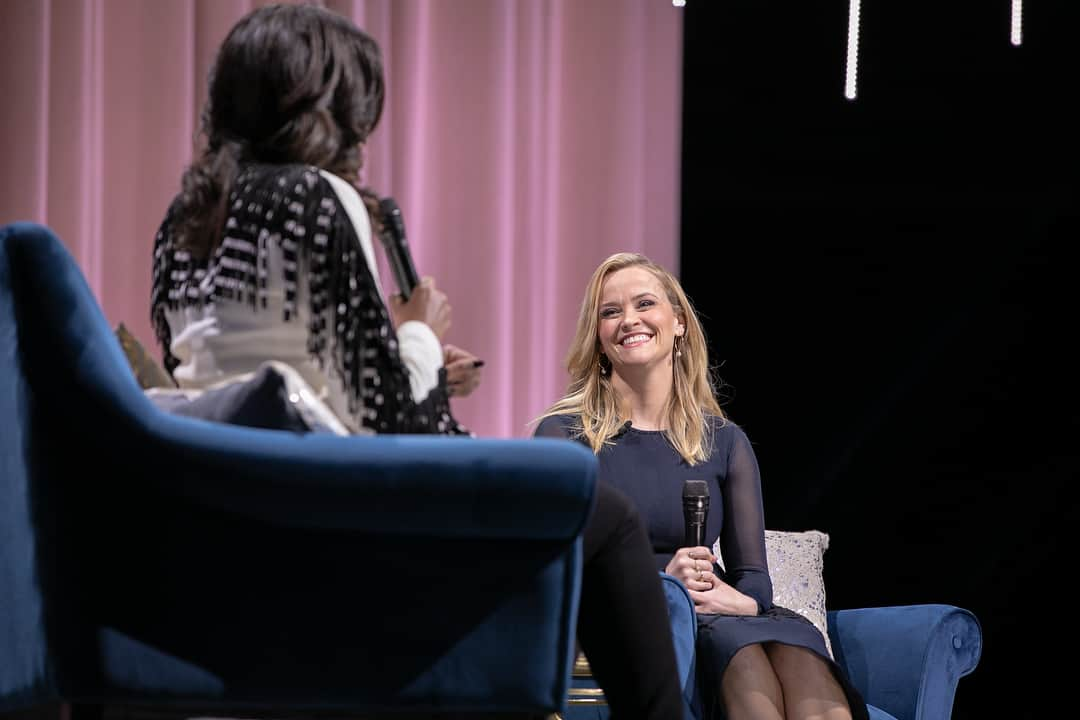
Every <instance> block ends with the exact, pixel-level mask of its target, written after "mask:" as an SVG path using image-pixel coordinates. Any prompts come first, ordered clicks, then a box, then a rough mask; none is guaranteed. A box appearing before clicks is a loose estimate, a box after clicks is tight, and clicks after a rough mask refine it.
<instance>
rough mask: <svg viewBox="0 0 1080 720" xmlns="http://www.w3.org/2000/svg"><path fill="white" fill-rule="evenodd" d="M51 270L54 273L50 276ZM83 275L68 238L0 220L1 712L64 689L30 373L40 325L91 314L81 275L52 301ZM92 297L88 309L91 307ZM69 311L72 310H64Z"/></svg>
mask: <svg viewBox="0 0 1080 720" xmlns="http://www.w3.org/2000/svg"><path fill="white" fill-rule="evenodd" d="M43 268H49V269H51V270H52V271H53V273H54V274H51V275H46V276H45V277H42V273H40V272H39V271H40V270H41V269H43ZM73 279H74V280H77V281H78V282H80V283H82V285H83V286H84V287H85V282H83V280H82V274H81V272H79V270H78V268H77V266H76V265H75V263H74V262H73V260H72V258H71V256H70V255H69V254H68V252H67V251H66V249H65V248H64V246H63V245H62V244H61V243H60V241H59V240H58V239H57V238H56V236H55V235H54V234H53V233H52V232H50V231H49V230H48V229H47V228H45V227H42V226H40V225H36V224H32V223H16V224H13V225H7V226H4V227H3V228H0V338H2V339H0V428H3V430H2V431H0V608H2V610H0V710H3V709H5V708H10V707H18V706H20V705H24V704H30V703H32V702H39V701H44V700H49V699H53V698H55V696H56V692H57V684H56V683H57V681H56V677H55V674H54V667H53V662H52V660H53V658H52V654H51V650H50V638H49V630H50V629H51V628H50V623H49V621H48V616H49V614H50V609H49V608H47V607H46V603H45V599H44V598H45V594H44V593H43V589H42V584H43V582H45V580H44V578H42V577H40V576H39V568H40V566H41V563H42V561H41V555H42V554H48V553H49V552H50V548H48V547H43V546H42V545H41V544H39V539H40V538H41V534H40V533H37V532H33V531H32V529H31V526H32V525H34V524H37V523H47V522H48V519H47V518H43V517H39V516H38V514H37V513H36V500H37V498H36V497H35V487H37V485H36V481H37V479H36V477H35V473H36V472H38V470H39V469H40V468H42V467H45V466H44V465H43V464H41V463H37V462H35V457H39V456H42V455H44V454H47V453H48V452H49V451H48V448H47V445H48V443H47V438H46V437H45V431H44V429H43V428H42V427H41V426H40V424H38V423H35V422H34V419H35V414H36V413H40V407H39V405H38V403H37V400H36V398H35V396H34V394H33V393H32V392H31V377H30V376H31V374H32V373H39V374H40V375H41V376H46V375H48V374H49V368H48V367H47V365H48V360H47V358H48V356H49V353H48V352H47V351H46V350H45V348H43V347H32V346H34V345H36V344H37V343H39V342H40V341H41V339H42V338H43V337H45V336H46V335H47V333H33V332H30V329H31V328H33V327H34V326H38V327H47V326H53V325H55V324H57V323H63V322H64V320H65V317H64V315H65V314H67V315H68V318H69V319H72V320H73V321H74V319H73V318H71V316H72V315H78V316H83V317H80V319H79V320H78V321H74V322H76V324H78V323H80V322H83V321H85V320H86V317H85V316H86V315H92V314H93V313H92V311H91V310H92V309H96V303H94V301H93V297H92V296H91V295H90V294H89V291H88V290H87V291H86V293H85V295H84V296H83V297H79V296H78V287H79V286H78V283H76V284H75V285H74V287H73V289H74V290H75V297H72V296H71V293H68V294H67V297H64V298H58V300H60V302H61V303H62V307H57V306H56V304H54V302H53V298H54V295H53V292H54V290H55V287H56V286H57V285H58V284H60V285H62V284H68V285H70V284H71V283H72V280H73ZM87 301H89V303H90V307H89V308H88V307H87ZM64 310H66V311H67V312H66V313H65V312H64Z"/></svg>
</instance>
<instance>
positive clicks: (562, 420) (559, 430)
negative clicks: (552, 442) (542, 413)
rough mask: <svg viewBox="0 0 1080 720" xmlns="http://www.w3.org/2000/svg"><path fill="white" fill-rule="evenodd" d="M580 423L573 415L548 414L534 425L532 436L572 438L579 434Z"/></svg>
mask: <svg viewBox="0 0 1080 720" xmlns="http://www.w3.org/2000/svg"><path fill="white" fill-rule="evenodd" d="M580 425H581V422H580V421H579V420H578V418H577V416H575V415H570V414H563V415H548V416H547V417H545V418H544V419H542V420H541V421H540V423H539V424H538V425H537V426H536V430H535V431H533V437H564V438H574V437H575V436H577V435H578V434H579V429H578V428H580Z"/></svg>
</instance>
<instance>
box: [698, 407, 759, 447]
mask: <svg viewBox="0 0 1080 720" xmlns="http://www.w3.org/2000/svg"><path fill="white" fill-rule="evenodd" d="M705 421H706V424H707V426H708V427H709V428H710V429H711V431H712V437H713V445H714V447H715V448H716V449H718V450H719V449H722V450H724V451H725V452H726V451H728V450H730V448H731V447H732V446H733V445H734V444H735V443H737V442H749V439H748V438H747V437H746V431H745V430H743V428H742V426H741V425H739V424H738V423H737V422H735V421H734V420H732V419H731V418H727V417H723V416H720V415H708V416H706V418H705Z"/></svg>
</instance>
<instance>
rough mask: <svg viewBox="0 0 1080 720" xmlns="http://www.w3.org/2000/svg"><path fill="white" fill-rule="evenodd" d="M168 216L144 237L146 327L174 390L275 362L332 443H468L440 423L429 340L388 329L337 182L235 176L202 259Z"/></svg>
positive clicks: (303, 176) (358, 223) (364, 242)
mask: <svg viewBox="0 0 1080 720" xmlns="http://www.w3.org/2000/svg"><path fill="white" fill-rule="evenodd" d="M174 207H175V205H174ZM173 216H174V213H173V210H172V209H170V211H169V212H168V213H167V214H166V217H165V219H164V221H163V222H162V224H161V227H160V229H159V230H158V233H157V236H156V239H155V244H154V257H153V283H152V290H151V320H152V322H153V325H154V329H155V332H156V334H157V338H158V341H159V343H160V344H161V348H162V352H163V356H164V360H165V366H166V368H167V369H168V371H169V372H170V373H172V375H173V377H174V378H175V379H176V381H177V383H178V385H179V386H180V387H181V388H184V389H195V390H198V389H205V388H209V387H214V386H218V385H221V384H223V383H228V382H230V381H233V380H235V379H237V378H243V377H249V376H250V375H251V374H252V373H253V372H255V371H256V370H257V369H258V367H259V366H260V365H261V364H262V363H264V362H266V361H276V363H278V364H284V365H285V366H286V367H288V368H291V369H292V370H295V372H296V374H298V375H299V376H300V377H301V378H302V381H303V382H302V383H301V384H304V386H305V389H310V393H311V394H312V395H313V396H314V398H315V402H314V404H315V406H319V407H320V412H322V413H324V415H325V413H326V408H329V410H330V412H331V413H332V416H333V417H332V418H331V424H332V425H336V427H337V428H339V432H348V433H445V434H462V433H467V432H468V431H467V430H466V429H465V428H463V427H462V426H461V425H460V424H459V423H458V422H457V421H456V420H455V419H454V418H453V417H452V415H451V413H450V407H449V400H448V395H447V390H446V371H445V368H443V361H442V357H443V356H442V346H441V344H440V343H439V340H438V338H437V337H436V335H435V334H434V332H432V330H431V329H430V328H429V327H428V326H427V325H425V324H423V323H419V322H406V323H403V324H402V325H401V326H400V327H399V328H398V329H397V330H396V331H395V329H394V327H393V325H392V323H391V321H390V316H389V311H388V310H387V307H386V304H385V302H384V300H383V294H382V291H381V288H380V285H379V277H378V266H377V264H376V262H375V257H374V248H373V244H372V239H371V223H370V220H369V217H368V214H367V211H366V209H365V207H364V204H363V201H362V200H361V198H360V195H359V193H357V192H356V190H355V189H354V188H353V187H352V186H351V185H349V184H348V183H347V182H345V181H344V180H342V179H341V178H339V177H337V176H334V175H331V174H330V173H327V172H325V171H320V170H318V169H317V168H314V167H311V166H305V165H249V166H245V167H244V168H242V169H241V172H240V173H239V175H238V176H237V179H236V182H235V183H234V184H233V187H232V189H231V191H230V193H229V197H228V212H227V217H226V222H225V232H224V235H223V240H222V242H221V243H220V244H219V245H218V247H217V248H216V249H215V250H214V251H213V252H212V253H211V254H210V256H209V257H207V258H204V259H198V258H195V257H193V256H192V255H191V254H190V253H189V252H188V251H187V250H185V249H184V248H182V247H181V246H180V243H179V242H178V238H177V236H176V234H175V233H176V228H175V223H174V217H173ZM334 420H336V421H340V424H337V423H335V422H333V421H334Z"/></svg>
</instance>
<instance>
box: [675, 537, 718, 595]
mask: <svg viewBox="0 0 1080 720" xmlns="http://www.w3.org/2000/svg"><path fill="white" fill-rule="evenodd" d="M714 562H716V556H715V555H713V554H712V551H711V550H709V548H707V547H689V548H679V549H678V550H676V551H675V554H674V555H672V556H671V561H670V562H668V564H667V567H666V568H664V572H666V573H667V574H668V575H671V576H673V577H676V578H678V579H679V580H681V581H682V584H683V585H685V586H686V589H687V590H710V589H711V588H712V587H713V583H714V582H719V579H718V578H717V577H716V575H715V574H713V563H714Z"/></svg>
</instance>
